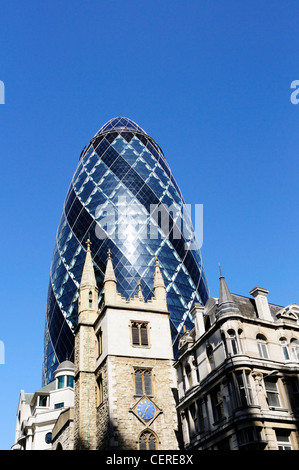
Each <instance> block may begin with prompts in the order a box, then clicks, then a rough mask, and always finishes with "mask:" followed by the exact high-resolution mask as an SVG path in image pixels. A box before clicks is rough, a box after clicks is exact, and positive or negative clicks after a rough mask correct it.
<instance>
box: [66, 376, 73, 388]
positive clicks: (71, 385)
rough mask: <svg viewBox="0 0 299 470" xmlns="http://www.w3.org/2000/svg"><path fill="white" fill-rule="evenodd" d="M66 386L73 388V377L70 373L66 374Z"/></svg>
mask: <svg viewBox="0 0 299 470" xmlns="http://www.w3.org/2000/svg"><path fill="white" fill-rule="evenodd" d="M67 387H72V388H74V377H73V376H71V375H68V376H67Z"/></svg>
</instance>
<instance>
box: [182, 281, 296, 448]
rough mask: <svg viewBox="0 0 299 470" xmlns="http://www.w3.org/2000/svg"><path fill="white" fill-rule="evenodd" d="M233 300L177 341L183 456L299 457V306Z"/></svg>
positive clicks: (198, 311)
mask: <svg viewBox="0 0 299 470" xmlns="http://www.w3.org/2000/svg"><path fill="white" fill-rule="evenodd" d="M250 294H251V295H252V296H253V298H247V297H242V296H239V295H233V294H231V293H230V291H229V289H228V286H227V284H226V281H225V279H224V277H223V276H222V275H221V276H220V288H219V298H218V299H213V298H211V299H209V300H208V302H207V303H206V305H205V306H204V307H203V306H201V305H199V304H195V305H194V307H193V310H192V315H193V317H194V323H195V326H194V328H193V329H192V330H191V331H185V333H184V335H183V336H182V337H181V340H180V345H179V348H180V357H179V359H178V361H177V362H176V364H175V368H176V370H177V376H178V397H179V401H178V406H177V410H178V414H179V417H180V421H181V423H182V434H183V444H182V447H183V448H185V449H188V450H190V449H192V450H205V449H231V450H234V449H265V450H273V449H274V450H277V449H280V450H282V449H294V450H298V449H299V439H298V426H299V382H298V373H299V364H298V362H299V324H298V315H299V305H297V304H291V305H288V306H287V307H280V306H277V305H273V304H269V303H268V300H267V294H268V291H267V290H266V289H263V288H260V287H255V288H254V289H253V290H252V291H251V292H250Z"/></svg>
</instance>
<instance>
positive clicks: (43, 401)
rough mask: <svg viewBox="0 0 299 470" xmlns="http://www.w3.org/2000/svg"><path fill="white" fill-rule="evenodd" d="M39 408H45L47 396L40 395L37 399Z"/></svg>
mask: <svg viewBox="0 0 299 470" xmlns="http://www.w3.org/2000/svg"><path fill="white" fill-rule="evenodd" d="M39 406H47V396H46V395H40V397H39Z"/></svg>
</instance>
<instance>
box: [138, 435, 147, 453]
mask: <svg viewBox="0 0 299 470" xmlns="http://www.w3.org/2000/svg"><path fill="white" fill-rule="evenodd" d="M139 447H140V450H147V449H146V440H145V437H144V435H142V436H141V438H140V442H139Z"/></svg>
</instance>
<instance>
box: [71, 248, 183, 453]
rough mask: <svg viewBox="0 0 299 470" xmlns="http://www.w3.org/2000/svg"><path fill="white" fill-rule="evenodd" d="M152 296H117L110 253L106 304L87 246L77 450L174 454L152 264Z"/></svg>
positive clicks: (168, 377)
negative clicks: (159, 451) (102, 298)
mask: <svg viewBox="0 0 299 470" xmlns="http://www.w3.org/2000/svg"><path fill="white" fill-rule="evenodd" d="M153 282H154V297H153V298H152V299H150V300H149V301H147V302H145V300H144V298H143V294H142V289H141V283H140V282H139V286H138V293H137V295H135V296H134V297H133V298H131V299H129V300H127V299H126V298H124V297H122V296H121V295H120V294H119V293H118V292H117V280H116V278H115V273H114V269H113V263H112V258H111V253H110V250H109V251H108V259H107V266H106V272H105V279H104V303H103V305H102V307H101V309H100V310H99V311H98V290H97V285H96V280H95V274H94V269H93V264H92V257H91V250H90V242H89V241H88V242H87V252H86V260H85V265H84V269H83V273H82V280H81V285H80V290H79V321H78V327H77V331H76V335H75V418H74V448H75V449H91V450H92V449H102V450H104V449H108V450H109V449H111V450H112V449H113V450H118V449H119V450H138V449H141V450H143V449H149V450H154V449H160V450H174V449H178V444H177V436H176V433H177V413H176V407H175V399H174V395H173V393H174V390H175V389H176V376H175V370H174V368H173V363H174V359H173V349H172V341H171V333H170V323H169V313H168V309H167V302H166V289H165V285H164V281H163V277H162V273H161V270H160V267H159V262H158V259H157V258H156V260H155V273H154V279H153Z"/></svg>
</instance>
